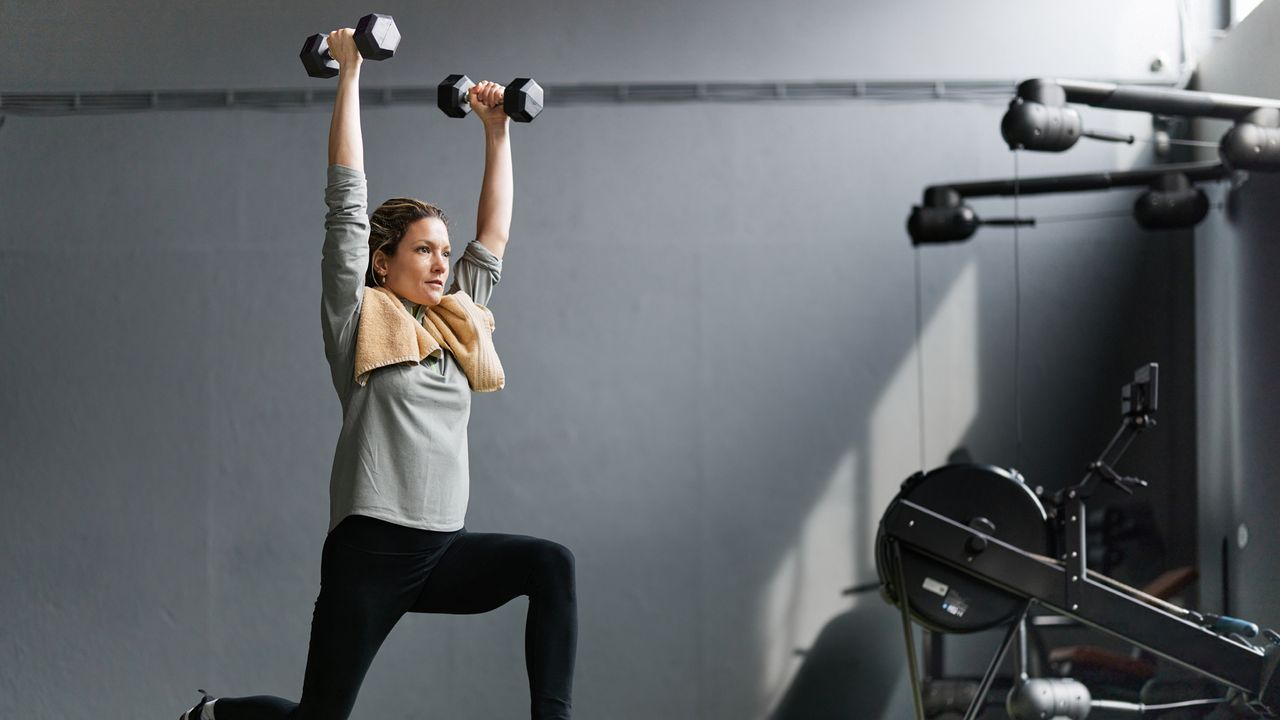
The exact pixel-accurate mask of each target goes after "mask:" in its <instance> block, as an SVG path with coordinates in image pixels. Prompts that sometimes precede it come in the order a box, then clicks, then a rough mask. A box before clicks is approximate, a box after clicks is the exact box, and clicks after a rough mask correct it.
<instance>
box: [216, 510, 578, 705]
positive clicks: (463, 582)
mask: <svg viewBox="0 0 1280 720" xmlns="http://www.w3.org/2000/svg"><path fill="white" fill-rule="evenodd" d="M518 595H528V596H529V614H528V617H527V618H526V620H525V630H524V657H525V666H526V668H527V669H528V672H529V694H530V700H531V711H532V715H533V718H534V720H551V719H553V718H554V719H556V720H567V719H568V718H569V716H570V714H571V710H572V702H571V700H570V696H571V694H572V690H573V663H574V655H575V651H576V647H577V635H578V619H577V599H576V591H575V585H574V571H573V553H571V552H569V550H568V549H567V548H565V547H564V546H562V545H558V544H556V543H553V542H550V541H547V540H540V539H538V538H532V537H526V536H524V535H497V534H490V533H469V532H467V531H466V530H459V531H456V532H433V531H430V530H418V529H416V528H408V527H402V526H400V525H394V524H392V523H388V522H384V521H382V520H376V519H373V518H368V517H363V516H360V515H351V516H348V517H347V518H346V519H344V520H343V521H342V522H341V523H339V524H338V526H337V527H336V528H334V529H333V531H332V532H330V533H329V537H328V538H327V539H325V542H324V552H323V554H322V556H321V560H320V595H319V597H317V598H316V607H315V615H314V616H313V618H312V621H311V648H310V650H309V651H308V653H307V672H306V675H305V677H304V679H303V683H302V699H301V700H300V701H299V702H297V703H294V702H290V701H288V700H285V699H283V698H278V697H271V696H267V695H259V696H256V697H245V698H220V699H219V700H218V701H217V704H216V705H214V714H215V715H216V716H217V718H218V720H278V719H279V718H288V719H289V720H346V718H347V717H348V716H349V715H350V714H351V708H352V707H353V706H354V705H355V702H356V694H357V693H358V692H359V690H360V684H361V683H362V682H364V676H365V673H366V672H368V670H369V665H370V663H372V662H373V656H374V655H375V654H376V653H377V652H378V648H379V647H381V646H382V641H383V640H385V639H386V637H387V633H389V632H391V628H392V627H393V626H394V625H395V624H396V622H397V621H399V619H400V616H401V615H403V614H405V613H406V612H425V613H451V614H459V615H466V614H472V613H483V612H488V611H490V610H493V609H495V608H498V607H501V606H502V605H504V604H506V602H507V601H509V600H511V599H512V598H514V597H516V596H518ZM477 670H478V669H477Z"/></svg>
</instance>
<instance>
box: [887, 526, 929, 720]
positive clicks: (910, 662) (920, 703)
mask: <svg viewBox="0 0 1280 720" xmlns="http://www.w3.org/2000/svg"><path fill="white" fill-rule="evenodd" d="M890 542H893V566H894V568H896V570H897V579H896V580H895V582H896V583H897V584H898V587H897V590H898V608H899V609H900V610H901V611H902V634H903V636H904V637H905V638H906V642H907V670H908V673H909V675H910V676H911V700H912V702H914V703H915V708H916V720H924V694H923V688H922V686H921V684H920V671H919V669H918V666H917V665H916V640H915V638H914V637H913V636H912V633H911V608H910V603H909V602H908V601H907V576H906V575H904V574H903V571H902V552H901V549H900V548H899V547H898V543H897V542H894V541H890Z"/></svg>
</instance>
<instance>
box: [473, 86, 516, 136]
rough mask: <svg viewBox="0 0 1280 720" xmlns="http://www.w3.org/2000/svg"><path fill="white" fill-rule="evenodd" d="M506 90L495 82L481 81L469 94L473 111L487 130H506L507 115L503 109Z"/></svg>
mask: <svg viewBox="0 0 1280 720" xmlns="http://www.w3.org/2000/svg"><path fill="white" fill-rule="evenodd" d="M505 94H506V89H505V88H504V87H502V86H501V85H499V84H498V83H495V82H489V81H488V80H481V81H480V82H479V83H478V84H476V85H475V86H473V87H472V88H471V90H469V91H468V92H467V95H468V97H469V99H470V102H471V111H472V112H474V113H475V114H476V117H478V118H480V121H481V122H483V123H484V126H485V127H486V128H497V127H502V128H505V127H506V126H507V113H506V112H504V111H503V109H502V97H503V95H505Z"/></svg>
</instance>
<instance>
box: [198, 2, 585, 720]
mask: <svg viewBox="0 0 1280 720" xmlns="http://www.w3.org/2000/svg"><path fill="white" fill-rule="evenodd" d="M352 36H353V31H352V30H351V29H350V28H347V29H343V30H336V31H334V32H332V33H330V34H329V48H330V53H331V54H332V56H333V58H334V59H335V60H337V61H338V63H339V66H340V71H339V75H338V94H337V98H336V100H335V102H334V109H333V120H332V124H331V126H330V130H329V170H328V188H327V189H326V191H325V201H326V203H327V204H328V208H329V212H328V214H327V215H326V218H325V230H326V234H325V242H324V255H323V259H322V262H321V271H322V275H323V288H324V291H323V298H322V303H321V304H322V310H323V312H322V320H323V330H324V345H325V354H326V356H327V358H328V360H329V367H330V371H331V373H332V378H333V384H334V387H335V389H336V390H337V392H338V397H339V399H340V400H341V402H342V411H343V424H342V431H341V433H340V435H339V438H338V445H337V449H336V451H335V454H334V464H333V473H332V476H331V478H330V502H331V517H330V532H329V535H328V537H327V538H326V540H325V544H324V550H323V553H322V558H321V567H320V594H319V597H317V599H316V604H315V613H314V616H313V618H312V625H311V645H310V649H309V651H308V655H307V669H306V674H305V676H304V680H303V686H302V698H301V699H300V700H299V701H298V702H297V703H294V702H291V701H288V700H285V699H283V698H277V697H270V696H256V697H243V698H219V699H216V700H215V699H214V698H210V697H208V696H206V697H204V698H203V699H202V700H201V702H200V703H199V704H197V705H196V706H195V707H193V708H191V709H190V710H188V711H187V712H186V713H184V714H183V715H182V718H181V720H212V718H214V717H215V714H216V718H217V720H259V719H265V718H273V719H274V718H290V719H291V720H316V719H319V718H323V719H325V720H330V719H342V718H347V717H348V716H349V715H350V713H351V708H352V706H353V705H354V704H355V700H356V694H357V692H358V691H359V689H360V684H361V682H362V681H363V680H364V676H365V673H366V671H367V670H368V668H369V665H370V663H371V662H372V661H373V657H374V654H375V653H376V652H377V650H378V647H379V646H380V645H381V644H382V642H383V640H384V639H385V638H386V636H387V634H388V633H389V632H390V630H391V628H392V627H393V626H394V625H395V623H396V622H397V621H398V620H399V618H400V616H401V615H403V614H404V613H406V612H440V613H468V614H469V613H483V612H488V611H489V610H493V609H495V608H497V607H500V606H502V605H503V604H505V603H506V602H507V601H509V600H511V599H512V598H514V597H516V596H519V595H528V596H529V612H528V617H527V620H526V625H525V662H526V667H527V670H528V673H529V689H530V696H531V712H532V717H533V718H535V719H539V720H540V719H544V718H557V719H562V718H568V717H570V713H571V708H572V705H571V700H570V695H571V690H572V680H573V665H574V656H575V648H576V638H577V608H576V599H575V583H574V564H573V555H572V554H571V553H570V552H569V551H568V550H567V549H566V548H564V547H563V546H560V545H557V544H555V543H552V542H548V541H546V540H539V539H536V538H531V537H525V536H519V535H498V534H485V533H468V532H467V531H466V530H465V528H464V527H463V518H464V515H465V513H466V507H467V495H468V484H469V476H468V465H467V420H468V418H469V416H470V411H471V391H472V388H475V389H477V390H480V389H497V388H498V387H501V382H502V381H501V376H500V372H501V367H500V365H497V363H496V355H494V354H493V352H492V345H491V344H488V345H487V346H486V343H487V342H488V335H487V333H488V331H489V330H491V322H492V316H490V315H489V314H488V311H487V310H486V309H485V308H484V307H483V306H484V304H486V303H487V302H488V300H489V296H490V294H491V292H492V290H493V286H494V285H495V284H496V283H497V282H498V278H499V275H500V273H501V269H502V255H503V251H504V250H505V248H506V244H507V235H508V232H509V230H510V226H511V205H512V192H513V190H512V184H513V183H512V171H511V146H510V142H509V140H508V135H507V130H508V120H507V117H506V115H505V114H504V113H503V111H502V95H503V89H502V88H501V87H500V86H498V85H495V84H493V83H490V82H482V83H480V84H479V85H477V86H476V87H474V88H473V89H472V90H471V91H470V98H469V99H470V102H471V104H472V108H473V111H474V112H475V114H476V116H477V117H479V118H480V120H481V121H482V122H483V124H484V132H485V171H484V184H483V187H482V189H481V192H480V207H479V212H478V216H477V228H476V240H475V241H474V242H472V243H470V244H468V245H467V247H466V250H465V252H463V254H462V257H461V258H460V259H459V261H458V264H457V268H456V272H455V277H454V281H453V285H452V286H451V287H450V289H449V292H448V293H446V292H445V287H446V285H445V281H446V279H447V278H448V274H449V255H450V243H449V232H448V228H447V225H446V220H445V217H444V215H443V213H441V212H440V210H439V208H436V207H434V206H432V205H428V204H426V203H423V202H421V201H418V200H413V199H409V198H395V199H392V200H388V201H387V202H386V203H384V204H383V205H382V206H381V207H379V208H378V209H377V210H376V211H375V212H374V213H373V216H372V217H366V216H365V213H366V210H367V206H366V189H365V178H364V150H363V144H362V140H361V133H360V97H359V82H360V63H361V61H362V58H361V56H360V53H359V52H358V51H357V50H356V47H355V43H354V41H353V37H352ZM375 316H376V317H375ZM406 325H407V326H408V327H409V329H408V330H407V331H406V330H405V327H406ZM404 343H409V345H410V349H411V350H413V351H416V352H410V354H409V355H408V356H406V355H404V353H403V352H402V350H403V345H404ZM486 357H487V358H489V361H488V362H486V360H485V358H486ZM477 358H479V359H478V360H477ZM495 366H496V372H497V373H498V375H497V379H496V381H495V378H494V368H495ZM481 385H484V386H485V387H481ZM440 690H441V691H443V690H444V689H443V688H440Z"/></svg>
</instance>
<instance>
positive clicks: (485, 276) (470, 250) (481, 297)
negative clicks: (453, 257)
mask: <svg viewBox="0 0 1280 720" xmlns="http://www.w3.org/2000/svg"><path fill="white" fill-rule="evenodd" d="M500 279H502V259H501V258H499V257H498V256H497V255H494V254H493V253H492V252H489V249H488V248H486V247H485V246H484V245H481V244H480V241H478V240H472V241H471V242H470V243H468V244H467V248H466V250H464V251H463V252H462V257H461V258H458V262H457V264H456V265H455V266H454V268H453V286H452V287H450V288H449V292H450V293H455V292H458V291H459V290H461V291H462V292H464V293H466V294H468V295H470V296H471V299H472V300H475V301H476V302H477V303H480V304H481V305H488V304H489V298H490V297H491V296H492V295H493V286H494V285H497V284H498V281H499V280H500Z"/></svg>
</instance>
